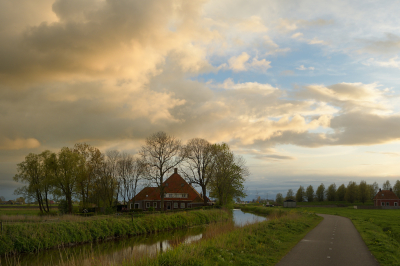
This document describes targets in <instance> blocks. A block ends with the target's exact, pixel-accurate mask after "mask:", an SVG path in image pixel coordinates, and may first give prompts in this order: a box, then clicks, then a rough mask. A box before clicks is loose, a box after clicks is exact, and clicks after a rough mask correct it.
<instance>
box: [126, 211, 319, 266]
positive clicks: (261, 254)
mask: <svg viewBox="0 0 400 266" xmlns="http://www.w3.org/2000/svg"><path fill="white" fill-rule="evenodd" d="M250 208H256V209H252V211H251V212H254V213H269V215H270V218H271V219H270V220H268V221H265V222H261V223H257V224H252V225H248V226H245V227H242V228H238V229H235V230H233V231H231V232H227V233H226V234H222V235H218V236H216V237H215V238H211V239H208V240H205V241H201V242H198V243H196V244H190V245H180V246H179V247H177V248H176V249H174V250H170V251H167V252H165V253H162V254H160V255H158V256H157V257H155V258H146V259H143V260H141V262H140V263H139V264H138V263H137V262H135V263H133V262H127V263H126V264H124V265H274V264H275V263H277V262H278V261H279V260H280V259H281V258H282V257H283V256H284V255H285V254H286V253H287V252H289V251H290V250H291V249H292V248H293V247H294V246H295V245H296V244H297V243H298V242H299V241H300V240H301V239H302V238H303V237H304V236H305V235H306V234H307V232H309V231H310V230H311V229H313V228H314V227H315V226H316V225H317V224H318V223H319V222H320V221H321V220H322V218H321V217H319V216H317V215H315V214H312V213H309V212H302V213H300V212H296V211H283V210H280V209H278V208H277V209H271V208H265V207H250ZM243 210H244V211H250V210H249V209H247V210H245V209H243ZM274 216H280V218H273V217H274Z"/></svg>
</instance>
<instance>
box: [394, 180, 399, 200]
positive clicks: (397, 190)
mask: <svg viewBox="0 0 400 266" xmlns="http://www.w3.org/2000/svg"><path fill="white" fill-rule="evenodd" d="M393 192H394V194H396V196H397V197H399V198H400V180H397V181H396V183H395V184H394V186H393Z"/></svg>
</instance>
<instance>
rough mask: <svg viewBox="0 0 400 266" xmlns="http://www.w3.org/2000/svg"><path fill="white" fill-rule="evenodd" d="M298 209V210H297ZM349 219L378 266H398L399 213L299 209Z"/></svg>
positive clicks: (340, 209)
mask: <svg viewBox="0 0 400 266" xmlns="http://www.w3.org/2000/svg"><path fill="white" fill-rule="evenodd" d="M298 209H299V208H298ZM299 210H302V211H312V212H318V213H323V214H332V215H339V216H343V217H347V218H349V219H351V221H352V222H353V224H354V226H355V227H356V228H357V230H358V232H359V233H360V234H361V237H362V238H363V240H364V242H365V244H366V245H367V247H368V249H369V250H370V251H371V253H372V254H373V255H374V256H375V258H376V259H377V260H378V262H379V264H380V265H382V266H383V265H388V266H389V265H400V223H399V218H400V211H399V210H373V209H372V210H362V209H361V210H360V209H354V208H350V207H349V208H318V209H316V208H300V209H299Z"/></svg>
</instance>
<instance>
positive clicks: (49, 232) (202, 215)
mask: <svg viewBox="0 0 400 266" xmlns="http://www.w3.org/2000/svg"><path fill="white" fill-rule="evenodd" d="M228 217H229V214H228V213H227V212H225V211H221V210H199V211H191V212H184V213H176V214H158V215H148V216H145V217H141V218H136V219H133V220H131V219H130V218H125V219H116V218H111V217H110V218H104V219H96V220H93V219H91V220H85V221H78V222H71V221H61V222H58V223H48V224H45V223H18V224H13V225H5V226H4V230H3V233H0V255H2V254H6V253H17V252H38V251H40V250H43V249H48V248H52V247H60V246H64V245H69V244H75V243H84V242H91V241H96V240H101V239H107V238H114V237H120V236H127V235H139V234H145V233H150V232H157V231H163V230H169V229H175V228H183V227H189V226H194V225H200V224H207V223H211V222H217V221H221V220H226V219H228Z"/></svg>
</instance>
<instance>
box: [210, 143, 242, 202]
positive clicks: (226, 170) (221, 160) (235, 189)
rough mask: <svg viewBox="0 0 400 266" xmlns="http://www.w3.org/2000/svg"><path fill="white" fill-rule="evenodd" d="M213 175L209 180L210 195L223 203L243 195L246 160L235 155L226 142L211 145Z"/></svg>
mask: <svg viewBox="0 0 400 266" xmlns="http://www.w3.org/2000/svg"><path fill="white" fill-rule="evenodd" d="M213 154H214V155H213V167H214V170H213V177H212V179H211V180H210V182H209V185H208V186H209V188H210V195H211V196H212V197H214V198H217V199H218V201H219V203H220V204H221V205H225V204H227V203H229V202H230V201H232V200H233V199H234V198H236V197H245V196H246V193H245V192H244V186H243V183H244V181H245V180H246V177H247V176H248V175H249V170H248V168H247V166H246V161H245V160H244V159H243V157H241V156H236V155H235V154H234V153H233V152H232V151H231V150H230V148H229V146H228V144H226V143H222V144H214V145H213Z"/></svg>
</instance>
